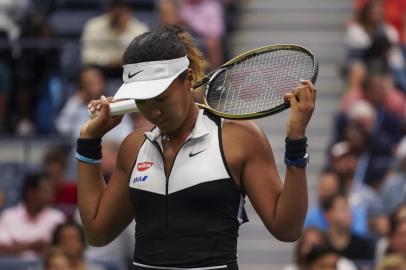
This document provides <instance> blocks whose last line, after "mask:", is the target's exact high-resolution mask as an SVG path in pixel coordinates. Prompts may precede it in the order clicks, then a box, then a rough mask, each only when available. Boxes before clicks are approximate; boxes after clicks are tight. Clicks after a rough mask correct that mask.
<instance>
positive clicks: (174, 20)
mask: <svg viewBox="0 0 406 270" xmlns="http://www.w3.org/2000/svg"><path fill="white" fill-rule="evenodd" d="M180 7H181V5H180V2H179V0H159V1H158V14H159V22H160V24H161V25H178V26H183V27H184V28H185V29H186V25H185V22H184V21H183V19H182V16H181V15H180Z"/></svg>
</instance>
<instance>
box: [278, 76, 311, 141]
mask: <svg viewBox="0 0 406 270" xmlns="http://www.w3.org/2000/svg"><path fill="white" fill-rule="evenodd" d="M300 83H301V85H300V86H298V87H297V88H295V89H294V90H293V91H292V92H291V93H288V94H286V95H285V96H284V99H285V100H288V101H289V102H290V106H291V110H290V113H289V117H288V123H287V137H288V138H289V139H301V138H303V137H304V136H305V133H306V127H307V125H308V124H309V121H310V119H311V117H312V114H313V111H314V107H315V104H316V88H315V87H314V85H313V83H312V82H311V81H309V80H303V81H301V82H300Z"/></svg>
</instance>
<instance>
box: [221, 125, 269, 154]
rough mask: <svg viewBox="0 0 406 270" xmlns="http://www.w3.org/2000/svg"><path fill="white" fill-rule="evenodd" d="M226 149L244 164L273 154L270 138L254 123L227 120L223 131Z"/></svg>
mask: <svg viewBox="0 0 406 270" xmlns="http://www.w3.org/2000/svg"><path fill="white" fill-rule="evenodd" d="M222 137H223V145H224V149H225V150H226V151H227V150H228V151H230V152H232V153H233V157H237V159H238V160H240V161H242V162H244V161H247V160H254V159H257V158H261V157H264V156H265V155H267V154H269V153H271V152H272V150H271V147H270V144H269V141H268V138H267V137H266V136H265V134H264V133H263V131H262V130H261V129H260V127H259V126H258V125H257V124H256V123H255V122H253V121H246V120H244V121H242V120H225V121H224V124H223V130H222Z"/></svg>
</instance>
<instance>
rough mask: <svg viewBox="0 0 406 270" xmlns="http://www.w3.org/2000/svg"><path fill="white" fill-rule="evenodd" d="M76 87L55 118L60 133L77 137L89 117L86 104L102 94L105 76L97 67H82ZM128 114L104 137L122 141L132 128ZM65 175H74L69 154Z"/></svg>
mask: <svg viewBox="0 0 406 270" xmlns="http://www.w3.org/2000/svg"><path fill="white" fill-rule="evenodd" d="M77 81H78V87H77V90H76V91H75V93H74V95H73V96H71V97H70V98H69V99H68V100H67V102H66V104H65V105H64V107H63V108H62V110H61V111H60V113H59V115H58V117H57V119H56V128H57V130H58V131H59V133H60V134H61V135H64V136H66V137H68V138H71V139H72V141H73V140H74V138H77V137H78V136H79V133H80V128H81V123H83V122H85V121H86V120H87V119H88V118H89V112H88V108H87V106H88V104H89V102H90V100H92V99H98V98H100V96H101V95H103V94H104V87H105V78H104V76H103V73H102V72H101V71H100V69H99V68H97V67H94V66H87V67H84V68H83V69H82V70H81V71H80V73H79V77H78V80H77ZM132 128H133V127H132V123H131V120H130V119H129V116H127V115H126V116H124V118H123V120H122V121H121V123H120V125H119V126H118V127H117V128H116V129H114V130H112V132H109V133H108V134H107V137H105V138H106V139H109V138H110V139H112V140H116V141H120V142H121V141H122V140H123V139H124V138H125V137H126V136H127V135H128V134H129V133H130V132H131V131H132V130H133V129H132ZM70 157H71V159H70V160H69V164H68V170H67V174H66V175H67V177H68V178H75V177H76V173H75V172H76V159H75V158H74V154H73V153H72V154H70Z"/></svg>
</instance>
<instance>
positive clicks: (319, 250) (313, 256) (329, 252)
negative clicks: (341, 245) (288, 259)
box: [305, 245, 340, 270]
mask: <svg viewBox="0 0 406 270" xmlns="http://www.w3.org/2000/svg"><path fill="white" fill-rule="evenodd" d="M339 258H340V255H339V253H338V252H337V251H336V250H335V249H334V248H332V247H330V246H329V245H320V246H314V247H313V248H312V249H311V250H310V252H309V254H308V255H307V257H306V260H305V266H306V267H305V269H307V270H320V269H323V270H336V269H338V260H339Z"/></svg>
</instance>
